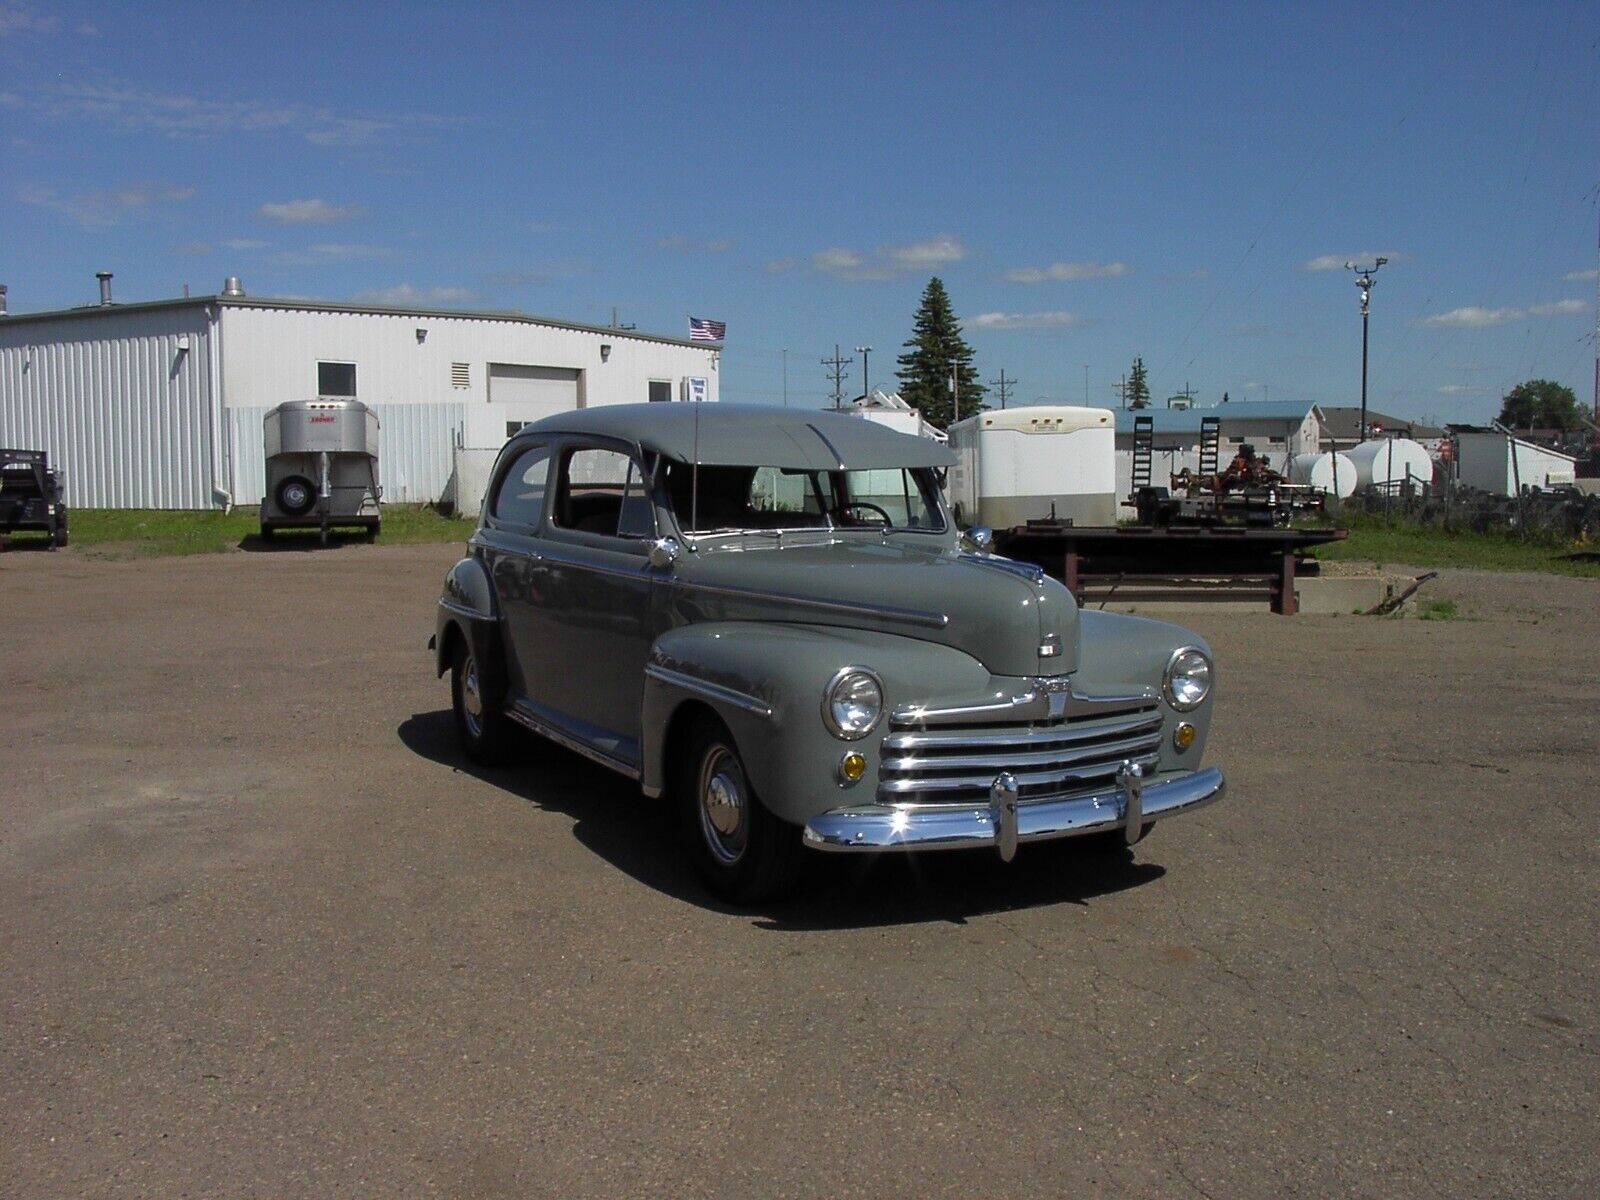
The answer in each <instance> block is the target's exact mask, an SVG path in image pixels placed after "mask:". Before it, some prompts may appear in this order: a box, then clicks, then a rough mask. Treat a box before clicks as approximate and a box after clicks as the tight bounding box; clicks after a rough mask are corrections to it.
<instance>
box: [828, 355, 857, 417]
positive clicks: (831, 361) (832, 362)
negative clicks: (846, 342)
mask: <svg viewBox="0 0 1600 1200" xmlns="http://www.w3.org/2000/svg"><path fill="white" fill-rule="evenodd" d="M853 362H855V359H853V358H840V357H839V343H838V342H835V343H834V344H833V357H832V358H825V359H823V360H822V365H823V366H825V367H832V368H833V370H832V371H830V372H829V374H831V375H832V376H833V391H832V393H831V395H832V396H833V406H834V407H835V408H842V407H843V406H844V377H845V376H846V375H847V374H849V372H848V371H846V370H845V366H846V364H848V363H853Z"/></svg>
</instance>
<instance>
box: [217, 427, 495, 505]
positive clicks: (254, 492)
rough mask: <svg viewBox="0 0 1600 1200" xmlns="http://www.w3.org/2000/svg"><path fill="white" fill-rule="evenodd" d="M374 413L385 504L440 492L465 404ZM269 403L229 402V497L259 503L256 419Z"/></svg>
mask: <svg viewBox="0 0 1600 1200" xmlns="http://www.w3.org/2000/svg"><path fill="white" fill-rule="evenodd" d="M371 408H372V410H373V411H374V412H376V413H377V414H378V479H379V482H380V483H381V484H382V485H383V499H384V502H385V503H388V504H426V503H431V502H434V501H437V500H438V499H440V497H442V496H443V495H444V493H445V490H446V488H447V486H448V485H449V483H450V476H451V474H452V472H453V471H454V469H455V462H454V451H455V447H456V445H457V444H458V443H459V442H460V440H461V436H462V430H463V429H464V428H465V426H466V419H467V406H466V405H465V404H374V405H372V406H371ZM271 411H272V408H271V407H270V406H267V407H260V408H256V407H251V408H230V409H228V410H227V418H228V453H229V461H230V462H231V463H232V468H233V489H232V490H233V502H234V503H235V504H259V503H261V497H262V494H263V493H264V492H265V490H266V485H267V482H266V474H267V472H266V458H265V454H264V450H263V447H262V440H261V423H262V420H263V419H264V418H265V417H266V415H267V413H269V412H271Z"/></svg>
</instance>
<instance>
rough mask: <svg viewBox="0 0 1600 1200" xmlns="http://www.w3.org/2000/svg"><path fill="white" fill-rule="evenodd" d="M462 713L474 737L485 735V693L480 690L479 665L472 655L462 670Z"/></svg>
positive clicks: (468, 730) (468, 657) (468, 729)
mask: <svg viewBox="0 0 1600 1200" xmlns="http://www.w3.org/2000/svg"><path fill="white" fill-rule="evenodd" d="M461 713H462V716H464V717H465V718H466V723H467V732H468V733H470V734H471V735H472V736H473V737H478V736H479V735H480V734H482V733H483V693H482V692H481V691H479V689H478V663H477V660H476V659H474V658H473V657H472V656H471V655H468V656H467V663H466V666H465V667H463V668H462V670H461Z"/></svg>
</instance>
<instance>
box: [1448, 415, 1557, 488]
mask: <svg viewBox="0 0 1600 1200" xmlns="http://www.w3.org/2000/svg"><path fill="white" fill-rule="evenodd" d="M1455 439H1456V481H1457V482H1458V483H1461V484H1464V485H1465V486H1467V487H1475V488H1481V489H1483V490H1484V491H1486V492H1493V493H1494V494H1495V495H1498V496H1515V495H1516V494H1517V485H1518V484H1519V483H1520V484H1521V485H1522V486H1523V487H1525V488H1551V487H1560V486H1563V485H1568V486H1570V485H1571V484H1572V483H1573V481H1574V476H1575V475H1576V473H1577V472H1576V466H1577V461H1578V460H1577V459H1576V458H1574V457H1573V456H1572V455H1570V454H1563V453H1561V451H1559V450H1552V449H1550V448H1549V447H1548V446H1539V445H1535V444H1534V443H1533V442H1525V441H1523V440H1522V439H1521V438H1519V437H1512V436H1511V435H1510V434H1507V433H1501V432H1500V431H1499V430H1497V429H1462V428H1457V429H1456V435H1455Z"/></svg>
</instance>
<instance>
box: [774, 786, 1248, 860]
mask: <svg viewBox="0 0 1600 1200" xmlns="http://www.w3.org/2000/svg"><path fill="white" fill-rule="evenodd" d="M1117 779H1118V782H1119V783H1120V784H1121V785H1122V786H1120V787H1116V788H1113V789H1111V790H1109V791H1099V792H1092V793H1085V794H1082V795H1076V796H1063V797H1061V798H1059V799H1044V800H1031V801H1029V800H1018V799H1017V788H1016V781H1015V780H1013V779H1012V778H1011V776H1010V775H1009V774H1008V773H1005V772H1002V773H1001V774H1000V775H998V776H997V777H996V778H995V781H994V785H993V786H992V787H991V788H990V789H989V803H988V804H987V805H972V804H962V805H935V804H903V805H888V804H863V805H859V806H856V807H852V808H834V809H830V810H828V811H827V812H825V813H822V814H820V815H818V816H816V817H813V818H812V819H811V820H810V821H809V822H807V823H806V827H805V834H804V838H805V844H806V845H807V846H810V847H811V848H812V849H813V850H830V851H835V852H844V853H850V852H861V851H878V850H965V849H969V848H971V847H974V846H993V847H995V848H996V849H997V850H998V851H999V853H1000V857H1001V858H1002V859H1005V860H1006V861H1007V862H1009V861H1010V860H1011V857H1012V855H1013V854H1015V853H1016V848H1017V846H1018V844H1020V843H1023V842H1043V841H1048V840H1050V839H1052V838H1064V837H1078V836H1081V835H1083V834H1089V833H1111V832H1115V831H1118V830H1121V831H1122V833H1123V835H1124V837H1126V839H1127V840H1128V842H1129V843H1130V844H1131V843H1133V842H1135V841H1137V840H1138V839H1139V835H1140V832H1141V830H1142V827H1143V826H1144V825H1145V824H1146V823H1147V822H1150V821H1159V820H1162V819H1163V818H1166V817H1172V816H1176V815H1178V814H1179V813H1184V812H1190V811H1192V810H1194V809H1197V808H1203V807H1204V806H1205V805H1207V804H1210V803H1211V802H1212V801H1214V800H1220V799H1221V798H1222V796H1223V793H1224V792H1225V791H1226V790H1227V782H1226V781H1225V780H1224V779H1223V777H1222V772H1221V771H1220V770H1219V769H1217V768H1216V767H1207V768H1206V769H1205V770H1203V771H1193V772H1189V771H1185V772H1181V773H1174V774H1170V775H1165V776H1161V775H1157V776H1154V777H1145V778H1141V777H1140V775H1139V774H1138V771H1137V768H1136V767H1131V766H1130V767H1125V768H1124V769H1123V770H1122V771H1120V772H1118V775H1117Z"/></svg>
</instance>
